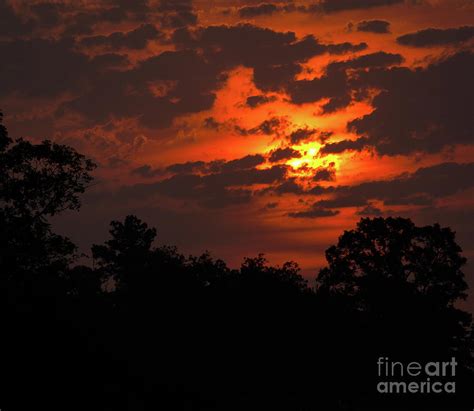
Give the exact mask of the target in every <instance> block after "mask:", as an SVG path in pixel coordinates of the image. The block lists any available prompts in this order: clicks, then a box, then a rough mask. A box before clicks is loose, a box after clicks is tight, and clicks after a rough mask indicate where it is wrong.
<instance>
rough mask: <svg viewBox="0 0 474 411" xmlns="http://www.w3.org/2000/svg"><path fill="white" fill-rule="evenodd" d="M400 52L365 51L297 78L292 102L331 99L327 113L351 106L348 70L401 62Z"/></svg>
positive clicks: (324, 108)
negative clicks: (315, 73)
mask: <svg viewBox="0 0 474 411" xmlns="http://www.w3.org/2000/svg"><path fill="white" fill-rule="evenodd" d="M402 61H403V58H402V56H401V55H400V54H392V53H385V52H383V51H380V52H376V53H371V54H365V55H362V56H358V57H356V58H354V59H350V60H346V61H339V62H334V63H330V64H329V65H328V66H327V67H326V69H325V73H324V74H323V75H322V76H321V77H319V78H318V77H317V78H314V79H312V80H299V81H294V82H293V83H291V84H290V85H289V86H288V93H289V95H290V98H291V102H292V103H294V104H304V103H312V102H316V101H320V100H322V99H329V101H328V102H327V103H326V104H324V105H323V107H322V108H323V113H331V112H334V111H336V110H338V109H341V108H344V107H346V106H348V105H349V104H350V102H351V100H352V95H351V94H352V86H351V79H350V77H349V75H348V73H347V70H364V69H368V68H373V67H385V66H391V65H396V64H400V63H401V62H402Z"/></svg>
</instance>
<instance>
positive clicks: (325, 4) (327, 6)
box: [311, 0, 404, 13]
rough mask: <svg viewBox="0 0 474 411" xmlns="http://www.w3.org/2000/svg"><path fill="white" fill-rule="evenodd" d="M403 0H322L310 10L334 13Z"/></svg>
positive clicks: (385, 4) (397, 2) (387, 4)
mask: <svg viewBox="0 0 474 411" xmlns="http://www.w3.org/2000/svg"><path fill="white" fill-rule="evenodd" d="M403 2H404V0H322V1H321V2H319V3H317V4H315V5H314V6H313V7H312V8H311V10H312V11H322V12H325V13H335V12H340V11H346V10H357V9H368V8H372V7H381V6H391V5H394V4H399V3H403Z"/></svg>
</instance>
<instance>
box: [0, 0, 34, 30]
mask: <svg viewBox="0 0 474 411" xmlns="http://www.w3.org/2000/svg"><path fill="white" fill-rule="evenodd" d="M33 27H34V21H33V20H31V19H28V20H24V19H22V18H21V17H20V16H19V15H17V14H16V13H15V10H14V9H13V8H12V7H11V5H10V4H9V3H8V2H6V1H5V0H2V1H0V37H3V36H6V37H8V38H10V39H11V38H12V37H17V36H24V35H27V34H30V33H31V30H32V29H33Z"/></svg>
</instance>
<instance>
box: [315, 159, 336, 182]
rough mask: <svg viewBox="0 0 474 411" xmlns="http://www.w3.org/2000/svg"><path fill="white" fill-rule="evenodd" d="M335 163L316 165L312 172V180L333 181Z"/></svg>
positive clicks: (334, 177)
mask: <svg viewBox="0 0 474 411" xmlns="http://www.w3.org/2000/svg"><path fill="white" fill-rule="evenodd" d="M334 166H335V164H334V163H330V164H329V167H318V168H317V169H316V171H315V173H314V176H313V180H314V181H334V180H335V179H336V170H335V167H334Z"/></svg>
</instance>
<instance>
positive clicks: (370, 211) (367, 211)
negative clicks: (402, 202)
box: [356, 204, 383, 217]
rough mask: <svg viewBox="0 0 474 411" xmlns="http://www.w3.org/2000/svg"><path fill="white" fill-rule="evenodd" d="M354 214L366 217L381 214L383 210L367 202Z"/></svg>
mask: <svg viewBox="0 0 474 411" xmlns="http://www.w3.org/2000/svg"><path fill="white" fill-rule="evenodd" d="M356 214H357V215H360V216H363V217H368V216H381V215H382V214H383V212H382V210H381V209H380V208H377V207H375V206H374V205H373V204H368V205H366V206H365V207H364V208H363V209H362V210H359V211H357V213H356Z"/></svg>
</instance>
